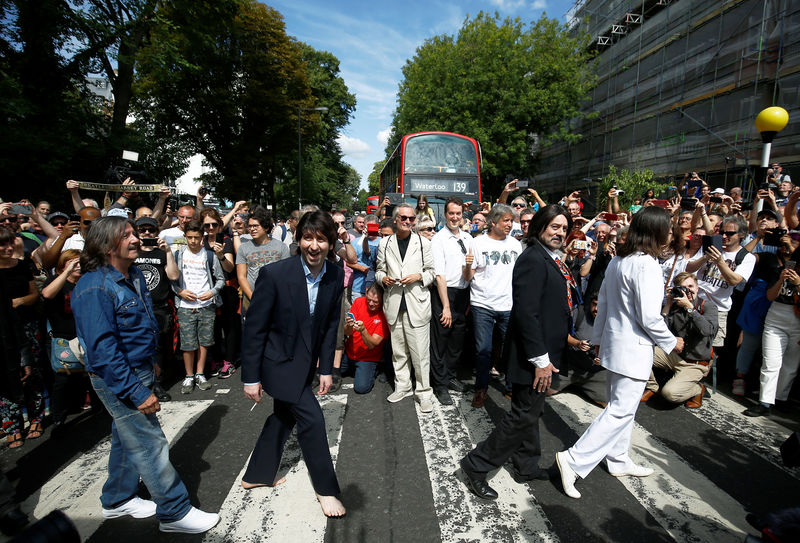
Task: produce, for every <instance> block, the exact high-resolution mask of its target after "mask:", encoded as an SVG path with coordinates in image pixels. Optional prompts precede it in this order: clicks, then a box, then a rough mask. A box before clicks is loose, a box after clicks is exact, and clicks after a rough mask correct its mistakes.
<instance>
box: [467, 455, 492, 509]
mask: <svg viewBox="0 0 800 543" xmlns="http://www.w3.org/2000/svg"><path fill="white" fill-rule="evenodd" d="M460 464H461V471H463V472H464V476H465V478H466V479H467V487H469V489H470V490H471V491H472V492H473V493H474V494H475V495H476V496H478V497H479V498H480V499H482V500H496V499H497V492H496V491H495V489H493V488H492V487H490V486H489V483H487V482H486V479H477V478H476V477H474V476H473V475H472V474H471V473H470V472H469V470H467V469H465V468H464V459H463V458H462V459H461V462H460Z"/></svg>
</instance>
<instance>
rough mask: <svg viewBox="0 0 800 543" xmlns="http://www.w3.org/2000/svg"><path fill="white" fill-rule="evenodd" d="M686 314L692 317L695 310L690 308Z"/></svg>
mask: <svg viewBox="0 0 800 543" xmlns="http://www.w3.org/2000/svg"><path fill="white" fill-rule="evenodd" d="M686 312H687V313H688V314H690V315H691V314H692V313H694V308H693V307H690V308H689V309H687V310H686Z"/></svg>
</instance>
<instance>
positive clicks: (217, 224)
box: [203, 222, 219, 228]
mask: <svg viewBox="0 0 800 543" xmlns="http://www.w3.org/2000/svg"><path fill="white" fill-rule="evenodd" d="M217 226H219V223H218V222H207V223H203V228H216V227H217Z"/></svg>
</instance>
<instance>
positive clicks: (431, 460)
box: [416, 392, 559, 543]
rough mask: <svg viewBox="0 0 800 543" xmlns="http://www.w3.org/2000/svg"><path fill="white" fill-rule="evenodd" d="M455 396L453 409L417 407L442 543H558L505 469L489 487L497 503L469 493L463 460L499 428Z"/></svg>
mask: <svg viewBox="0 0 800 543" xmlns="http://www.w3.org/2000/svg"><path fill="white" fill-rule="evenodd" d="M451 395H452V397H453V401H454V405H452V406H443V405H439V403H438V402H436V403H435V405H434V410H433V412H432V413H422V412H421V411H420V410H419V404H417V406H416V409H417V419H418V420H419V428H420V432H421V433H422V444H423V446H424V449H425V459H426V461H427V464H428V471H429V474H430V481H431V490H432V491H433V502H434V506H435V507H436V516H437V518H438V520H439V529H440V532H441V536H442V541H443V542H444V543H449V542H457V541H458V542H461V541H519V542H523V541H551V542H557V541H559V539H558V536H556V534H555V533H553V532H552V528H551V527H550V523H549V521H548V520H547V517H546V516H545V514H544V511H542V508H541V507H540V506H539V504H538V503H536V500H535V498H534V497H533V496H532V495H531V493H530V491H529V489H528V486H527V485H520V484H518V483H516V482H515V481H514V480H513V479H512V478H511V475H510V474H509V473H508V472H507V471H506V470H505V469H504V468H503V469H499V470H497V472H496V473H495V475H494V476H493V477H492V478H491V480H490V481H489V483H490V484H491V486H492V488H494V489H495V490H497V493H498V494H499V497H498V499H497V500H496V501H494V502H487V501H484V500H481V499H480V498H478V497H477V496H475V495H474V494H472V492H470V491H469V489H468V488H467V487H466V485H465V484H464V481H463V480H462V478H461V473H460V467H459V460H460V459H461V458H462V457H463V456H464V455H465V454H467V453H468V452H469V451H470V450H471V449H472V448H473V447H474V446H475V444H476V443H478V442H480V441H482V440H484V439H485V438H486V437H488V435H489V433H490V432H491V431H492V429H494V423H493V422H492V420H491V419H490V418H489V415H488V413H487V412H486V410H485V409H474V408H473V407H472V405H471V398H468V397H467V396H462V394H459V393H456V392H452V393H451Z"/></svg>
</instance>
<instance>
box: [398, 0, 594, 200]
mask: <svg viewBox="0 0 800 543" xmlns="http://www.w3.org/2000/svg"><path fill="white" fill-rule="evenodd" d="M585 45H586V41H585V38H584V37H578V38H575V37H571V36H570V35H569V34H568V32H567V29H566V28H565V27H564V26H563V25H561V24H559V23H558V22H557V21H555V20H553V19H548V18H546V17H542V18H540V19H539V20H538V21H536V22H534V23H531V24H530V25H524V24H523V23H522V22H521V21H520V19H518V18H517V19H513V20H512V19H509V18H506V19H504V20H502V21H501V20H500V18H499V16H498V15H497V14H495V15H494V16H491V15H488V14H485V13H483V12H481V13H479V14H478V15H477V16H476V17H475V18H474V19H469V18H468V19H466V20H465V22H464V24H463V25H462V27H461V30H460V31H459V33H458V35H457V37H453V36H448V35H442V36H435V37H433V38H430V39H428V40H427V41H426V42H425V43H424V44H423V45H422V46H420V47H419V48H418V49H417V51H416V54H415V56H414V58H412V59H411V60H409V61H407V62H406V64H405V66H404V67H403V80H402V81H401V83H400V85H399V90H398V105H397V110H396V112H395V116H394V122H393V126H394V130H393V133H392V136H391V137H390V139H389V142H388V144H387V146H386V153H387V156H388V154H389V153H391V151H392V150H393V149H394V147H395V146H396V145H397V143H398V142H399V141H400V138H401V137H402V136H403V135H404V134H408V133H412V132H418V131H423V130H447V131H452V132H457V133H460V134H464V135H467V136H470V137H473V138H476V139H477V140H478V141H479V142H480V143H481V146H482V150H483V170H482V171H483V174H484V175H483V177H484V183H485V187H486V188H485V189H484V191H485V192H490V193H495V194H497V193H499V192H500V189H501V185H502V183H503V179H504V178H505V175H506V174H507V173H513V174H516V175H527V174H530V173H532V172H533V171H534V170H535V158H536V152H535V151H536V149H537V148H538V146H539V145H541V144H542V143H546V142H548V141H550V140H552V139H554V138H562V139H564V138H565V139H575V138H576V136H574V135H571V134H570V132H569V130H568V125H567V124H566V122H567V121H568V120H569V119H571V118H574V117H576V116H578V115H579V114H580V111H579V108H580V103H581V100H583V99H584V98H585V97H586V95H587V92H588V90H589V88H590V87H591V85H592V82H593V79H594V78H593V75H592V73H591V68H590V65H589V62H588V61H589V58H590V57H589V53H587V48H586V47H585Z"/></svg>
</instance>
